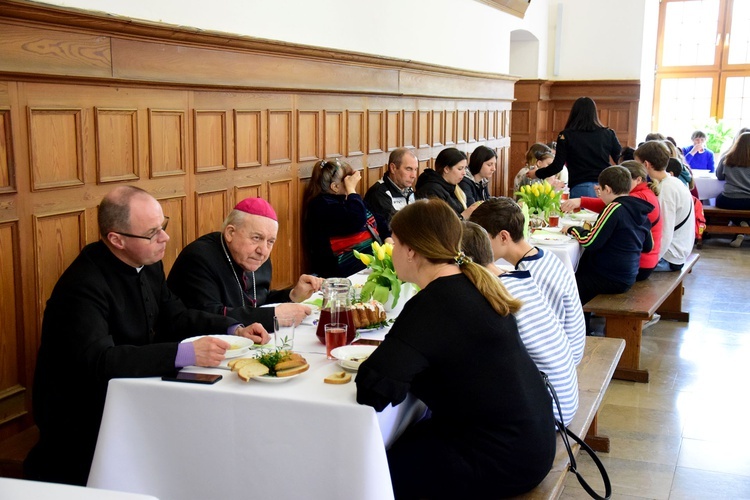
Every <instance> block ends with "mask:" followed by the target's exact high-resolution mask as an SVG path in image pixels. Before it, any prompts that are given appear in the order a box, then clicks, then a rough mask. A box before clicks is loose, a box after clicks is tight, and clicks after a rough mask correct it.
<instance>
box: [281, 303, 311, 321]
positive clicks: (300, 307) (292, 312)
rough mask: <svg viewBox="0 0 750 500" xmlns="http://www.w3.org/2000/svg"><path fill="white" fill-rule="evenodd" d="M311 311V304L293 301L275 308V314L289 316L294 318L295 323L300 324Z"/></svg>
mask: <svg viewBox="0 0 750 500" xmlns="http://www.w3.org/2000/svg"><path fill="white" fill-rule="evenodd" d="M311 312H312V309H311V308H310V306H306V305H304V304H295V303H293V302H287V303H285V304H279V305H277V306H276V307H275V308H274V314H275V315H276V316H288V317H291V318H294V324H295V325H299V324H300V323H301V322H302V320H303V319H305V318H306V317H307V316H309V315H310V313H311Z"/></svg>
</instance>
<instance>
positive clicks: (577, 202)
mask: <svg viewBox="0 0 750 500" xmlns="http://www.w3.org/2000/svg"><path fill="white" fill-rule="evenodd" d="M578 208H581V199H580V198H572V199H569V200H565V201H564V202H562V203H561V204H560V210H562V211H563V212H572V211H574V210H576V209H578Z"/></svg>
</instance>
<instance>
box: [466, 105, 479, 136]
mask: <svg viewBox="0 0 750 500" xmlns="http://www.w3.org/2000/svg"><path fill="white" fill-rule="evenodd" d="M467 114H468V116H467V118H466V123H467V127H466V137H467V141H466V142H477V128H478V116H477V112H476V111H474V110H470V111H468V112H467Z"/></svg>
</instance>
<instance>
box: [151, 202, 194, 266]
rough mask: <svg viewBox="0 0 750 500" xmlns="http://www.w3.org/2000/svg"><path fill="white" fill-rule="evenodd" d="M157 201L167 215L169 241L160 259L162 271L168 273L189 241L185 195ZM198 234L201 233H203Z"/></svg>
mask: <svg viewBox="0 0 750 500" xmlns="http://www.w3.org/2000/svg"><path fill="white" fill-rule="evenodd" d="M159 203H160V204H161V208H162V210H163V211H164V215H165V216H166V217H169V225H168V227H167V234H169V241H168V242H167V250H166V252H165V253H164V259H162V261H163V262H164V272H165V273H166V274H169V270H170V269H172V264H174V261H175V260H176V259H177V256H178V255H179V254H180V251H181V250H182V249H183V248H185V245H187V244H188V243H189V241H187V237H186V232H187V231H186V230H187V217H185V205H186V200H185V196H176V197H174V198H160V199H159ZM198 234H200V235H202V234H204V233H198Z"/></svg>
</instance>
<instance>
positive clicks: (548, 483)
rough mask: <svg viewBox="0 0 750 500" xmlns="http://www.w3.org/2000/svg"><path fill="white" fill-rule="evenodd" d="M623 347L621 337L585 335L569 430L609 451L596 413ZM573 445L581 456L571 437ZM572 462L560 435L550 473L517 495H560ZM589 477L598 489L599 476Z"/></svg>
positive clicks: (602, 449) (591, 443)
mask: <svg viewBox="0 0 750 500" xmlns="http://www.w3.org/2000/svg"><path fill="white" fill-rule="evenodd" d="M624 349H625V342H624V341H623V340H621V339H610V338H606V337H586V348H585V350H584V353H583V359H582V360H581V362H580V364H579V365H578V411H577V412H576V416H575V417H573V421H572V422H571V423H570V425H568V429H570V430H571V431H573V432H574V433H575V434H577V435H578V436H584V435H585V436H586V443H587V444H588V445H589V446H591V447H592V448H594V449H595V450H597V451H606V452H608V451H609V438H607V437H604V436H599V435H597V421H596V416H597V412H598V411H599V405H600V404H601V402H602V399H603V398H604V393H605V392H606V391H607V387H609V381H610V380H611V379H612V374H613V373H614V371H615V367H616V366H617V361H618V360H619V359H620V355H621V354H622V352H623V350H624ZM570 444H571V448H572V450H573V453H574V455H578V451H579V450H580V446H579V445H578V443H576V442H575V441H573V440H572V439H571V440H570ZM569 465H570V458H568V451H567V450H566V449H565V445H564V444H563V442H562V439H561V438H560V436H558V437H557V452H556V454H555V461H554V463H553V464H552V469H551V470H550V472H549V474H547V477H546V478H544V480H543V481H542V482H541V483H540V484H539V485H538V486H537V487H536V488H534V489H533V490H531V491H530V492H528V493H526V494H524V495H521V496H520V497H518V498H523V499H540V498H557V497H559V496H560V494H561V493H562V491H563V489H564V487H565V479H566V478H567V476H568V474H572V473H571V472H570V471H569V470H568V466H569ZM597 474H598V472H597ZM586 480H587V481H589V483H590V484H591V486H592V487H594V488H595V489H596V488H597V485H598V484H600V479H599V478H598V477H594V476H593V475H592V476H591V477H589V476H586ZM599 492H600V493H603V489H599Z"/></svg>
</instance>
